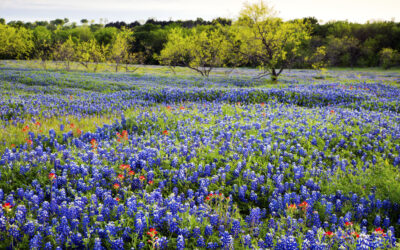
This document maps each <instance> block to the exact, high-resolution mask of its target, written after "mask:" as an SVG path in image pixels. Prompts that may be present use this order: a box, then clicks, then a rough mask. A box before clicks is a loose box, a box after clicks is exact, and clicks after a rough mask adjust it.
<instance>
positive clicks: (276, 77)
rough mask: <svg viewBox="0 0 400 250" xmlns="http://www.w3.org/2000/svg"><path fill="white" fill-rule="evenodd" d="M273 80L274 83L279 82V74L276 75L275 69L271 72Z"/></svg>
mask: <svg viewBox="0 0 400 250" xmlns="http://www.w3.org/2000/svg"><path fill="white" fill-rule="evenodd" d="M271 80H272V82H274V83H276V82H277V81H278V74H277V73H276V70H275V69H272V72H271Z"/></svg>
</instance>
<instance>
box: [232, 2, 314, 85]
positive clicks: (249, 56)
mask: <svg viewBox="0 0 400 250" xmlns="http://www.w3.org/2000/svg"><path fill="white" fill-rule="evenodd" d="M231 32H232V33H233V34H236V38H235V40H234V41H232V43H235V44H240V46H239V48H238V51H237V52H238V53H240V54H241V55H243V57H244V58H246V60H248V62H249V63H253V64H256V65H258V66H259V67H260V69H261V70H262V73H261V74H260V77H262V76H265V75H271V79H272V80H273V81H276V80H277V79H278V77H279V75H280V74H281V73H282V71H283V70H284V68H289V67H291V65H292V64H293V62H294V61H295V59H296V58H297V57H298V56H299V55H300V49H301V47H302V44H303V43H304V42H305V41H308V40H309V39H310V38H311V36H310V34H311V29H310V27H309V25H308V24H307V23H304V22H303V21H302V20H295V21H291V22H283V21H282V20H281V19H280V18H277V17H276V16H275V11H274V10H273V8H271V7H269V6H267V5H266V4H265V3H264V2H260V3H258V4H252V5H251V4H246V5H245V7H244V8H243V10H242V11H241V13H240V17H239V20H237V21H236V22H235V23H234V25H233V26H232V30H231ZM233 48H235V46H233Z"/></svg>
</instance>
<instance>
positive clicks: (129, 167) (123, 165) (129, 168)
mask: <svg viewBox="0 0 400 250" xmlns="http://www.w3.org/2000/svg"><path fill="white" fill-rule="evenodd" d="M119 168H120V169H122V170H128V171H129V170H131V166H129V165H127V164H121V166H119Z"/></svg>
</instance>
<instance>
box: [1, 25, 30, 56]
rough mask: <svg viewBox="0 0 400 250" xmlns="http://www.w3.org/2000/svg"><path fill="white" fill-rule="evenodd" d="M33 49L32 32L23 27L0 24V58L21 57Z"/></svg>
mask: <svg viewBox="0 0 400 250" xmlns="http://www.w3.org/2000/svg"><path fill="white" fill-rule="evenodd" d="M32 49H33V42H32V32H31V31H30V30H27V29H25V28H24V27H19V28H14V27H11V26H9V25H5V24H0V58H3V59H22V58H25V57H27V56H28V55H29V54H30V52H31V51H32Z"/></svg>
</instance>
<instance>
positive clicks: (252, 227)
mask: <svg viewBox="0 0 400 250" xmlns="http://www.w3.org/2000/svg"><path fill="white" fill-rule="evenodd" d="M147 70H148V72H150V73H145V72H144V71H143V72H141V71H138V72H136V73H119V74H115V73H106V72H103V73H85V72H81V71H72V72H62V71H57V70H51V71H41V70H38V69H32V68H30V67H27V66H26V65H24V64H23V63H15V62H11V61H9V62H3V65H2V66H1V69H0V85H1V88H0V119H1V121H0V143H1V145H0V173H1V175H0V176H1V177H0V178H1V181H0V201H1V210H0V238H1V241H0V248H2V249H3V248H7V247H8V248H19V249H27V248H31V249H55V248H59V249H64V248H80V249H82V248H87V249H130V248H134V249H196V248H197V249H233V248H234V249H266V248H267V249H271V248H272V249H337V248H340V249H384V248H395V247H398V246H399V243H396V241H398V240H399V238H400V171H399V168H400V88H399V79H400V74H398V73H393V72H392V73H385V72H354V71H328V72H326V73H324V74H322V73H318V72H314V71H300V70H292V71H290V72H287V73H285V75H284V76H283V77H282V81H281V83H280V84H278V85H272V84H268V83H266V82H265V81H264V80H254V79H253V78H252V74H253V73H254V71H253V70H245V69H241V70H236V71H234V72H233V73H232V74H231V75H230V76H225V75H224V74H223V73H222V71H221V72H220V73H221V74H219V75H218V74H216V75H213V76H212V77H210V78H209V79H206V80H205V79H202V78H198V77H196V76H190V75H183V76H173V75H169V74H168V72H167V71H168V69H167V68H160V67H148V69H147ZM166 72H167V73H166ZM217 72H218V70H217ZM396 238H397V239H396Z"/></svg>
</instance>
